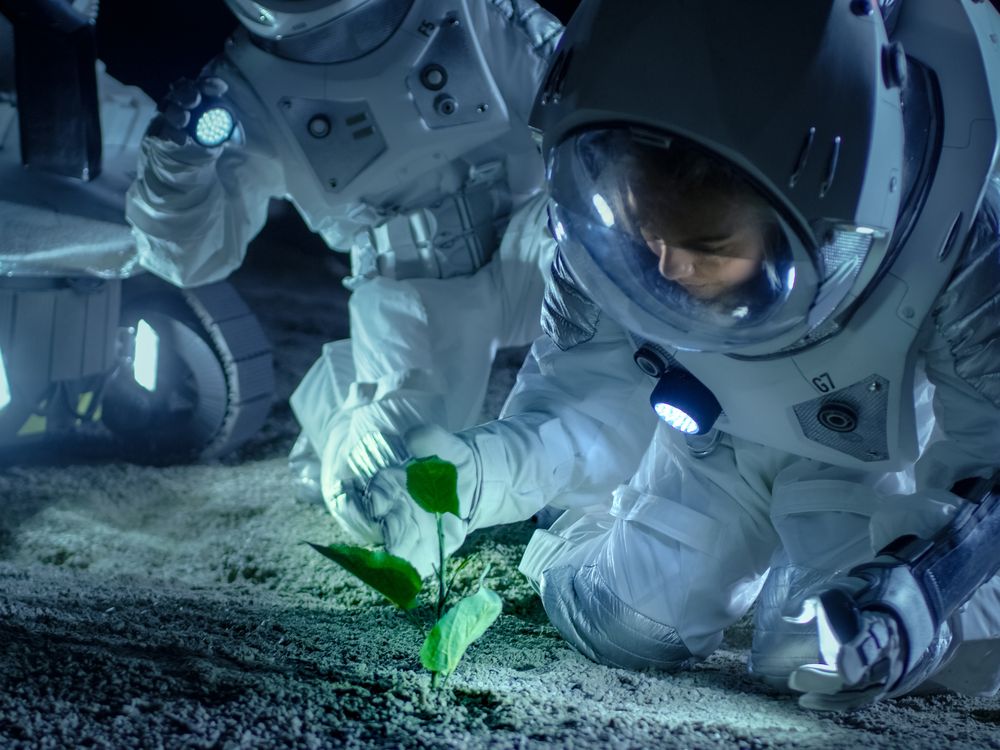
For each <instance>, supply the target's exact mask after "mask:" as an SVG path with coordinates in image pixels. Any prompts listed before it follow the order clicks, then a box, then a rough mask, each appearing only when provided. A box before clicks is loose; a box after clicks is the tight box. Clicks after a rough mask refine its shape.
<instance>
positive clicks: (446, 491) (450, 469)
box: [406, 456, 458, 516]
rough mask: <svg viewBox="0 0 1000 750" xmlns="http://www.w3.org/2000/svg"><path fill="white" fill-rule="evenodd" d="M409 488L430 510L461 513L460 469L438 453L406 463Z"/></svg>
mask: <svg viewBox="0 0 1000 750" xmlns="http://www.w3.org/2000/svg"><path fill="white" fill-rule="evenodd" d="M406 490H407V492H409V493H410V495H411V496H412V497H413V499H414V500H415V501H416V503H417V505H419V506H420V507H421V508H423V509H424V510H426V511H427V512H428V513H451V514H452V515H453V516H457V515H458V470H457V469H456V468H455V464H452V463H448V462H447V461H442V460H441V459H440V458H438V457H437V456H429V457H428V458H417V459H414V460H413V461H411V462H410V463H409V464H407V465H406Z"/></svg>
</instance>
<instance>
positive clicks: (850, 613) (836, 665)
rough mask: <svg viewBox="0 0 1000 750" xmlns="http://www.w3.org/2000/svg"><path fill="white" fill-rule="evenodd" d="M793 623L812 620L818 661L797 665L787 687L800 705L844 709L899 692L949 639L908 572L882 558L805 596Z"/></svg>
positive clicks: (913, 683) (925, 671)
mask: <svg viewBox="0 0 1000 750" xmlns="http://www.w3.org/2000/svg"><path fill="white" fill-rule="evenodd" d="M789 619H790V620H791V621H793V622H802V623H804V622H812V621H815V622H816V627H817V634H818V636H819V646H820V654H821V656H822V658H823V662H824V663H823V664H809V665H806V666H803V667H800V668H799V669H797V670H795V672H793V673H792V674H791V676H790V677H789V680H788V686H789V687H790V688H792V689H793V690H798V691H799V692H801V693H803V695H802V696H801V697H800V698H799V703H800V705H802V706H803V707H805V708H811V709H815V710H818V711H846V710H852V709H856V708H862V707H864V706H867V705H871V704H872V703H875V702H876V701H878V700H881V699H882V698H886V697H889V698H892V697H896V696H898V695H903V694H905V693H907V692H909V691H910V690H912V689H913V688H915V687H917V686H918V685H919V684H920V683H922V682H923V681H924V680H926V679H927V678H928V677H929V676H930V675H931V674H933V673H934V671H935V670H936V669H937V668H938V667H939V666H940V665H941V664H942V662H943V661H944V659H945V657H946V655H947V653H948V649H949V646H950V645H951V641H952V634H951V629H950V627H949V625H948V623H947V621H945V622H941V623H936V622H935V619H934V617H933V616H932V614H931V611H930V608H929V607H928V604H927V601H926V599H925V598H924V595H923V593H922V592H921V590H920V588H919V586H918V585H916V581H915V579H914V577H913V574H912V570H911V569H910V568H909V567H908V566H906V565H903V564H900V563H899V562H898V561H896V560H893V559H892V558H888V557H880V558H876V560H874V561H873V562H872V563H868V564H866V565H862V566H858V567H857V568H854V569H852V570H851V572H850V574H848V575H845V576H841V577H839V578H836V579H834V580H833V581H831V582H829V583H827V584H825V585H824V586H823V588H822V590H819V591H814V592H811V593H810V594H807V595H806V597H805V600H804V603H803V605H802V609H801V611H800V612H799V613H798V614H797V615H795V616H794V617H790V618H789Z"/></svg>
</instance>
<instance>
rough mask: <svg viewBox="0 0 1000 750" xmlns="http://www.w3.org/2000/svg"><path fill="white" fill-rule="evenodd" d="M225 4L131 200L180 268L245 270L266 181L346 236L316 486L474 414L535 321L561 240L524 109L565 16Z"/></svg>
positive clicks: (156, 265)
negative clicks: (397, 440)
mask: <svg viewBox="0 0 1000 750" xmlns="http://www.w3.org/2000/svg"><path fill="white" fill-rule="evenodd" d="M226 2H227V5H228V6H229V7H230V8H231V9H232V10H233V12H234V13H235V14H236V17H237V18H238V19H239V21H240V22H241V23H242V25H243V26H244V27H245V28H241V29H239V30H238V31H237V32H236V33H235V34H234V36H233V38H232V39H231V40H230V41H229V42H228V43H227V45H226V49H225V51H224V53H223V54H222V55H220V56H219V57H218V58H216V59H215V60H213V61H212V62H211V63H209V65H208V66H207V67H206V68H205V70H204V71H203V73H202V76H201V78H199V80H198V81H195V82H191V81H182V82H180V83H178V84H177V85H175V86H174V87H173V89H172V91H171V93H170V94H169V95H168V97H167V101H166V103H165V105H164V107H163V109H162V112H161V114H160V115H159V116H158V117H157V118H156V119H155V120H154V122H153V123H152V124H151V126H150V129H149V132H148V134H147V136H146V138H145V139H144V141H143V144H142V156H141V160H140V166H139V176H138V179H137V181H136V182H135V184H134V185H133V187H132V189H131V190H130V191H129V198H128V204H127V216H128V219H129V221H130V222H131V224H132V226H133V230H134V234H135V236H136V240H137V245H138V248H139V257H140V263H141V264H142V265H143V266H144V267H146V268H147V269H149V270H151V271H153V272H154V273H156V274H157V275H159V276H162V277H163V278H166V279H167V280H169V281H172V282H173V283H175V284H178V285H181V286H197V285H200V284H205V283H208V282H211V281H215V280H217V279H220V278H223V277H225V276H227V275H228V274H229V273H231V272H232V271H233V270H235V269H236V268H237V267H238V266H239V265H240V264H241V263H242V261H243V257H244V255H245V253H246V249H247V244H248V243H249V241H250V240H251V239H252V238H253V237H254V236H255V235H256V234H257V233H258V232H259V231H260V229H261V227H262V226H263V225H264V222H265V221H266V218H267V209H268V201H269V199H270V198H288V199H289V200H290V201H291V202H292V203H293V204H294V205H295V207H296V208H297V209H298V211H299V213H300V214H301V215H302V217H303V219H304V220H305V222H306V224H307V225H308V226H309V228H310V229H312V230H313V231H315V232H317V233H318V234H319V235H320V236H321V237H322V238H323V239H324V240H325V241H326V243H327V244H328V245H329V246H330V247H331V248H332V249H335V250H341V251H345V252H350V255H351V276H350V277H349V278H348V279H347V280H346V281H345V285H347V286H348V287H349V288H350V289H351V290H352V295H351V298H350V303H349V315H350V332H351V339H349V340H342V341H336V342H333V343H331V344H328V345H326V347H324V350H323V354H322V356H321V357H320V359H319V360H318V361H317V362H316V364H315V365H314V366H313V367H312V369H311V370H310V371H309V373H308V374H307V375H306V377H305V379H304V380H303V382H302V384H301V385H300V386H299V388H298V389H297V390H296V392H295V393H294V394H293V395H292V398H291V405H292V408H293V410H294V412H295V415H296V417H297V418H298V420H299V422H300V423H301V425H302V428H303V431H302V435H301V437H300V439H299V442H298V443H297V444H296V447H295V449H294V450H293V455H292V463H293V467H294V468H295V470H296V472H297V476H298V478H299V480H300V481H301V483H302V484H301V485H300V489H301V490H304V494H305V495H306V496H307V497H310V496H311V497H317V496H318V493H319V477H320V463H322V471H323V472H326V474H327V476H328V479H329V481H331V482H333V481H340V480H349V479H350V477H351V476H352V473H351V472H352V469H351V467H352V466H354V465H360V466H365V465H367V463H368V462H369V461H370V460H372V458H373V457H375V458H377V457H378V456H380V455H381V452H382V451H386V450H388V449H389V447H388V446H389V445H390V444H391V442H392V438H393V436H395V435H397V434H402V433H404V432H405V431H406V430H407V429H409V428H410V427H412V426H413V425H415V424H421V423H425V422H430V423H434V424H440V425H442V426H444V427H446V428H447V429H450V430H458V429H462V428H465V427H468V426H470V425H472V424H475V423H476V422H477V421H478V420H479V418H480V411H481V409H482V404H483V400H484V396H485V394H486V386H487V381H488V378H489V373H490V368H491V365H492V360H493V356H494V354H495V352H496V349H497V348H498V347H502V346H515V345H518V346H521V345H525V344H528V343H530V342H531V341H532V340H533V339H534V338H535V337H536V336H537V335H538V334H539V333H540V332H541V329H540V328H539V323H538V310H539V307H540V305H541V300H542V294H543V291H544V286H545V284H544V274H545V273H546V272H547V269H548V266H549V265H550V263H551V258H552V254H553V252H554V243H553V241H552V239H551V237H550V236H549V235H548V234H547V232H546V231H545V223H546V215H545V201H544V197H543V196H542V195H541V192H540V188H541V184H542V176H543V175H542V161H541V159H540V157H539V154H538V147H537V145H536V144H535V143H534V141H533V140H532V138H531V134H530V132H529V130H528V127H527V118H528V114H529V112H530V109H531V104H532V101H533V98H534V93H535V91H536V89H537V88H538V86H539V85H540V83H541V76H542V74H543V73H544V70H545V65H546V62H547V58H548V56H549V54H550V53H551V51H552V48H553V47H554V45H555V42H556V40H557V39H558V36H559V34H560V32H561V30H562V27H561V25H560V24H559V22H558V21H557V20H556V19H555V18H553V17H552V16H551V15H549V14H548V13H547V12H546V11H544V10H543V9H542V8H541V7H540V6H538V5H537V4H536V3H535V2H534V0H514V1H513V2H511V1H510V0H458V1H457V2H451V1H450V0H448V1H447V2H445V1H444V0H259V1H254V0H226ZM501 238H502V241H501ZM372 433H377V434H380V435H381V436H382V437H384V438H386V439H387V440H385V441H381V442H375V443H371V442H367V441H366V439H365V438H366V437H367V436H368V435H370V434H372ZM319 458H322V462H320V461H319V460H318V459H319ZM317 499H318V497H317Z"/></svg>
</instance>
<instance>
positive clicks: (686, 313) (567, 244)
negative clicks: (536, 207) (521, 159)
mask: <svg viewBox="0 0 1000 750" xmlns="http://www.w3.org/2000/svg"><path fill="white" fill-rule="evenodd" d="M549 180H550V187H551V193H552V198H553V204H554V205H553V212H552V219H553V228H554V231H555V233H556V239H557V240H558V241H559V243H560V248H561V252H562V253H563V255H564V257H565V259H566V261H567V263H568V264H569V266H570V267H571V268H572V269H573V271H574V273H575V274H576V275H577V276H579V277H580V278H579V280H580V281H581V283H583V284H584V286H585V287H586V288H587V290H588V292H589V293H590V294H591V295H592V296H593V297H594V299H595V301H596V302H598V303H599V304H601V305H602V306H603V307H604V308H605V310H606V312H607V313H608V314H609V315H611V316H612V317H616V314H617V317H618V318H619V322H621V323H622V324H623V325H625V326H626V327H628V328H630V329H632V330H634V331H636V332H637V333H643V334H644V335H647V336H650V337H651V338H653V339H654V340H660V341H664V342H666V343H669V344H673V345H675V346H679V347H682V348H687V349H698V350H704V351H727V350H733V349H737V348H739V347H741V346H749V345H754V344H758V343H762V342H766V341H771V340H773V339H776V338H779V337H784V336H785V334H788V333H789V332H790V331H793V330H794V329H796V328H797V327H801V326H804V325H805V324H806V320H807V317H808V313H809V308H810V305H811V303H812V301H813V299H814V297H815V293H816V289H817V279H818V277H819V274H818V273H817V269H816V263H815V261H814V260H813V257H814V256H813V254H812V253H810V252H808V250H807V249H806V247H805V246H804V244H803V243H802V241H801V240H800V239H799V237H798V236H797V235H796V234H795V233H794V232H793V231H792V230H791V229H790V228H789V226H788V224H787V223H786V222H785V221H784V220H783V219H782V217H781V216H780V214H779V213H778V211H777V210H775V208H774V207H773V206H772V205H771V204H770V203H769V202H768V200H767V199H766V198H765V197H764V195H763V194H762V193H761V192H760V191H759V190H757V189H756V188H755V187H754V186H753V185H752V184H751V182H750V181H749V180H748V179H747V178H746V177H744V176H743V175H742V173H740V172H739V171H738V170H737V169H736V168H735V167H733V166H732V165H729V164H726V163H725V162H723V161H722V160H721V159H719V158H717V157H715V156H713V155H711V154H709V153H708V152H707V151H705V150H704V149H701V148H699V147H697V146H695V145H693V144H690V143H689V142H686V141H683V140H681V139H676V138H674V139H666V138H661V139H658V140H652V139H648V140H647V139H646V138H643V139H642V140H639V139H637V137H636V135H635V134H634V133H633V131H632V130H630V129H627V128H610V129H603V130H593V131H586V132H583V133H579V134H577V135H575V136H571V137H570V138H569V139H567V140H566V141H564V142H563V143H561V144H560V145H559V146H558V147H557V148H556V149H555V150H554V153H553V155H552V158H551V160H550V163H549Z"/></svg>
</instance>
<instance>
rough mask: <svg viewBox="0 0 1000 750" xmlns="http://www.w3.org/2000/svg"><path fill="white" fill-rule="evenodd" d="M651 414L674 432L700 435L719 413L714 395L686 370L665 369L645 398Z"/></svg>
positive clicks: (709, 427) (710, 426) (706, 430)
mask: <svg viewBox="0 0 1000 750" xmlns="http://www.w3.org/2000/svg"><path fill="white" fill-rule="evenodd" d="M649 403H650V404H652V405H653V411H655V412H656V414H657V415H658V416H659V417H660V419H662V420H663V421H664V422H666V423H667V424H668V425H670V426H671V427H673V428H674V429H676V430H680V431H681V432H683V433H685V434H688V435H704V434H705V433H706V432H708V431H709V430H711V429H712V425H714V424H715V420H716V419H718V418H719V415H720V414H721V413H722V406H721V405H720V404H719V402H718V400H717V399H716V398H715V395H714V394H713V393H712V392H711V391H710V390H709V389H708V388H707V387H706V386H705V385H704V384H703V383H702V382H701V381H700V380H698V379H697V378H695V377H694V375H692V374H691V373H689V372H688V371H687V370H683V369H681V368H679V367H676V368H670V369H667V370H666V371H665V372H664V373H663V374H662V375H660V379H659V381H658V382H657V383H656V387H655V388H654V389H653V392H652V394H650V396H649Z"/></svg>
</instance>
